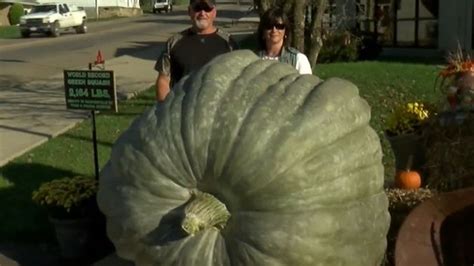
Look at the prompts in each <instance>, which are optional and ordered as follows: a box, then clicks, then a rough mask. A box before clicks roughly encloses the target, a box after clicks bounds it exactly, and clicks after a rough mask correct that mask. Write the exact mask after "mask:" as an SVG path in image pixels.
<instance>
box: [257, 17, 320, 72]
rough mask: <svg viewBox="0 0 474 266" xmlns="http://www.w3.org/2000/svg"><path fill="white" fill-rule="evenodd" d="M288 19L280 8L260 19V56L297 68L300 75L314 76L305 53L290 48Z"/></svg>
mask: <svg viewBox="0 0 474 266" xmlns="http://www.w3.org/2000/svg"><path fill="white" fill-rule="evenodd" d="M289 26H290V23H289V20H288V17H287V16H286V15H285V13H284V12H283V10H282V9H280V8H270V9H268V10H267V11H266V12H265V13H264V14H263V15H262V17H261V18H260V23H259V25H258V31H257V34H258V36H259V38H258V49H259V51H258V53H257V54H258V55H259V56H260V57H261V58H263V59H266V60H278V61H280V62H285V63H288V64H290V65H292V66H294V67H295V68H296V70H298V72H299V73H300V74H312V70H311V65H310V64H309V60H308V58H307V57H306V55H304V54H303V53H300V52H299V51H298V50H296V49H295V48H292V47H288V44H287V43H288V33H289V31H290V28H289Z"/></svg>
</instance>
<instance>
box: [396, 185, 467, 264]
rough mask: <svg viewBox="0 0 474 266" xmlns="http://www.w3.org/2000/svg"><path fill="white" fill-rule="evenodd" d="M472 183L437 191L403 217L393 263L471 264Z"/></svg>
mask: <svg viewBox="0 0 474 266" xmlns="http://www.w3.org/2000/svg"><path fill="white" fill-rule="evenodd" d="M473 223H474V187H470V188H466V189H460V190H456V191H452V192H446V193H442V194H438V195H436V196H435V197H433V198H431V199H429V200H426V201H425V202H423V203H421V204H420V205H418V206H417V207H416V208H415V209H414V210H413V211H411V212H410V214H409V215H408V216H407V217H406V219H405V221H404V222H403V224H402V226H401V227H400V230H399V232H398V235H397V240H396V244H395V265H396V266H412V265H430V266H436V265H439V266H450V265H456V266H463V265H473V264H474V256H473V255H472V250H473V249H474V247H473V244H474V227H473V226H472V225H473Z"/></svg>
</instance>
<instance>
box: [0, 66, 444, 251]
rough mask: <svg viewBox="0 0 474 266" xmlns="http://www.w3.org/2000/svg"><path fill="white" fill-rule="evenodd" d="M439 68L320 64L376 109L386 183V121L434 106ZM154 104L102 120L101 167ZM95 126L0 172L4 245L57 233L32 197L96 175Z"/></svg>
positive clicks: (86, 125) (142, 101) (389, 163)
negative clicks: (399, 105) (413, 102)
mask: <svg viewBox="0 0 474 266" xmlns="http://www.w3.org/2000/svg"><path fill="white" fill-rule="evenodd" d="M436 71H437V68H436V66H435V65H423V64H416V63H392V62H376V61H374V62H355V63H335V64H324V65H318V66H317V67H316V68H315V73H316V74H317V75H319V76H320V77H321V78H323V79H327V78H330V77H341V78H345V79H348V80H350V81H352V82H354V83H355V84H356V85H357V86H358V87H359V89H360V93H361V95H362V96H363V97H364V98H365V99H366V100H367V101H368V102H369V104H370V105H371V107H372V120H371V124H372V126H373V127H374V128H375V130H376V131H377V132H378V133H379V135H380V137H381V140H382V145H383V150H384V154H385V156H384V164H385V166H386V180H387V181H390V180H391V179H392V178H393V175H394V168H393V156H392V153H391V150H390V148H389V146H388V143H387V141H386V140H385V139H384V137H383V123H382V121H383V118H384V117H385V116H386V115H387V113H389V112H390V111H389V110H390V105H391V104H393V102H394V99H400V98H406V97H410V98H411V99H424V100H431V101H434V100H436V99H437V93H436V92H435V90H434V89H433V85H434V79H435V77H436ZM153 102H154V94H153V90H151V89H150V90H148V91H146V92H145V93H143V94H141V95H140V96H139V97H137V98H135V99H132V100H129V101H127V102H121V103H120V105H119V110H120V112H119V113H117V114H114V113H102V114H100V115H99V116H98V117H97V126H98V129H97V130H98V131H97V134H98V141H99V158H100V165H101V166H102V165H104V163H105V162H106V161H107V159H108V157H109V153H110V150H111V146H112V145H113V143H114V141H115V139H116V138H117V137H118V136H119V135H120V134H121V133H122V132H123V131H124V130H125V129H126V128H127V127H128V125H129V124H130V123H131V121H132V120H133V119H134V118H135V117H136V116H137V115H138V114H140V113H142V112H143V111H144V110H145V108H148V107H150V106H151V105H152V104H153ZM92 156H93V155H92V143H91V122H90V121H85V122H83V123H81V124H80V125H78V126H77V127H75V128H74V129H72V130H70V131H68V132H67V133H65V134H63V135H61V136H59V137H57V138H54V139H52V140H50V141H48V142H47V143H45V144H44V145H41V146H40V147H38V148H36V149H34V150H32V151H31V152H28V153H26V154H25V155H23V156H21V157H20V158H18V159H16V160H14V161H13V162H11V163H9V164H8V165H6V166H4V167H2V168H0V199H1V201H0V210H1V212H0V213H1V215H0V242H3V241H7V240H15V241H28V242H32V241H48V240H51V238H52V236H53V234H52V232H51V228H50V225H49V223H48V221H47V217H46V214H45V212H44V210H43V209H42V208H40V207H38V206H35V205H34V204H33V203H32V202H31V192H32V191H33V190H34V189H35V188H37V187H38V186H39V184H40V183H41V182H43V181H46V180H50V179H54V178H59V177H63V176H72V175H78V174H81V175H93V172H94V171H93V157H92Z"/></svg>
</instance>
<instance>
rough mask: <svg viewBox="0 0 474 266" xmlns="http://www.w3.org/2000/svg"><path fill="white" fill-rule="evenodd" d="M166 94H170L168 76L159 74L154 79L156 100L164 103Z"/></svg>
mask: <svg viewBox="0 0 474 266" xmlns="http://www.w3.org/2000/svg"><path fill="white" fill-rule="evenodd" d="M168 93H170V76H169V75H166V74H164V73H161V72H160V73H158V77H157V78H156V100H157V101H158V102H162V101H164V100H165V99H166V96H167V95H168Z"/></svg>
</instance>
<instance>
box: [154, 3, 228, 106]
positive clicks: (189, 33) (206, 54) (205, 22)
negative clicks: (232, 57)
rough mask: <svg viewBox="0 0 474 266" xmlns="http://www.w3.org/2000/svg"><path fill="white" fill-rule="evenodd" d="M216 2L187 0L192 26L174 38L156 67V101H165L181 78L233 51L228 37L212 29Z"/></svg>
mask: <svg viewBox="0 0 474 266" xmlns="http://www.w3.org/2000/svg"><path fill="white" fill-rule="evenodd" d="M216 13H217V11H216V3H215V0H190V2H189V6H188V14H189V17H190V18H191V21H192V27H190V28H188V29H186V30H184V31H182V32H180V33H178V34H176V35H174V36H173V37H171V38H170V39H168V41H167V42H166V48H165V50H164V51H163V53H162V54H161V56H160V57H159V58H158V60H157V61H156V64H155V70H156V71H158V78H157V79H156V100H157V101H160V102H161V101H164V100H165V98H166V96H167V95H168V93H169V92H170V87H171V86H172V85H173V84H176V83H177V82H178V81H179V80H180V79H181V78H182V77H184V76H185V75H187V74H189V73H191V72H192V71H195V70H197V69H199V68H200V67H202V66H203V65H205V64H206V63H208V62H209V61H211V59H213V58H214V57H216V56H218V55H220V54H223V53H227V52H230V51H232V50H233V49H235V43H234V42H233V41H232V40H231V38H230V36H229V34H227V33H225V32H223V31H222V30H220V29H217V28H216V27H215V26H214V19H215V18H216Z"/></svg>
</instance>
